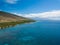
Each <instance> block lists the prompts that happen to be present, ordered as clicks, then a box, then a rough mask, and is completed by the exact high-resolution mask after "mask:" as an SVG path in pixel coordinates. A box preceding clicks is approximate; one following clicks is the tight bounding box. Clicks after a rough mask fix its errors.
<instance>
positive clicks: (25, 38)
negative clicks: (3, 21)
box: [0, 21, 60, 45]
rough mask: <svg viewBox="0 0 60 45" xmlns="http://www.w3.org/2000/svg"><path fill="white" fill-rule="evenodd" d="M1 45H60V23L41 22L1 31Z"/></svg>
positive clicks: (19, 25)
mask: <svg viewBox="0 0 60 45" xmlns="http://www.w3.org/2000/svg"><path fill="white" fill-rule="evenodd" d="M0 45H60V22H57V21H39V22H33V23H26V24H18V25H16V26H14V27H8V28H4V29H0Z"/></svg>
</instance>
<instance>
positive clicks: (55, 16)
mask: <svg viewBox="0 0 60 45" xmlns="http://www.w3.org/2000/svg"><path fill="white" fill-rule="evenodd" d="M24 17H28V18H40V19H48V20H60V10H53V11H49V12H42V13H36V14H26V15H25V16H24Z"/></svg>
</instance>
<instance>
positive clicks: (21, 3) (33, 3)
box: [0, 0, 60, 14]
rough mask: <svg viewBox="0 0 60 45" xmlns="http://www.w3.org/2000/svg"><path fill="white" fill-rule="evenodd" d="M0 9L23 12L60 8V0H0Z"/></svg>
mask: <svg viewBox="0 0 60 45" xmlns="http://www.w3.org/2000/svg"><path fill="white" fill-rule="evenodd" d="M0 10H3V11H8V12H16V13H23V14H26V13H39V12H45V11H50V10H60V0H0Z"/></svg>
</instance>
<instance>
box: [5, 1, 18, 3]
mask: <svg viewBox="0 0 60 45" xmlns="http://www.w3.org/2000/svg"><path fill="white" fill-rule="evenodd" d="M5 1H6V2H7V3H9V4H16V3H17V1H18V0H5Z"/></svg>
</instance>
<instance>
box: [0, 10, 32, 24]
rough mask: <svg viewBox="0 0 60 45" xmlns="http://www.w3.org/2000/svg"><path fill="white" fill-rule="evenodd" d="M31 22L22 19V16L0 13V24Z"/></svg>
mask: <svg viewBox="0 0 60 45" xmlns="http://www.w3.org/2000/svg"><path fill="white" fill-rule="evenodd" d="M27 20H28V21H33V20H31V19H28V18H25V17H22V16H17V15H15V14H11V13H8V12H4V11H0V23H1V22H16V21H20V22H22V21H27Z"/></svg>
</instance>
